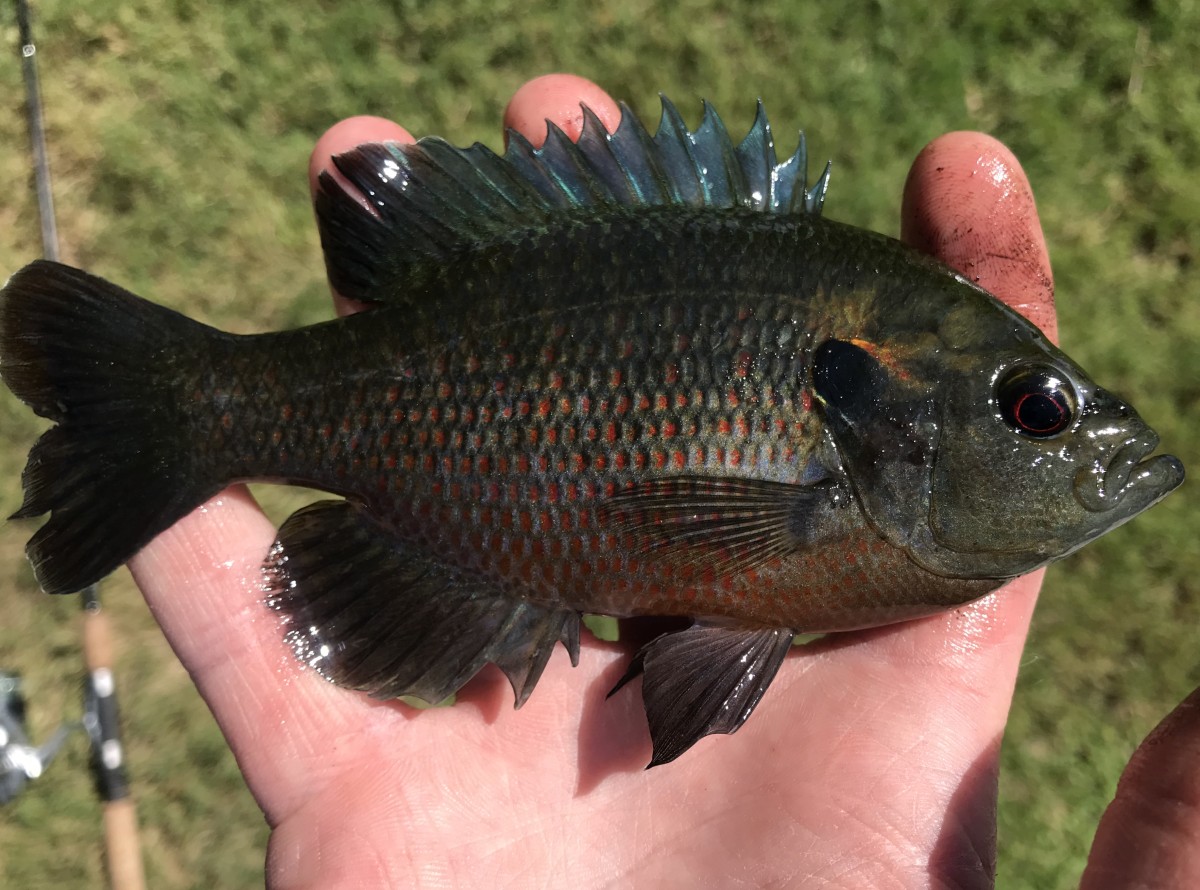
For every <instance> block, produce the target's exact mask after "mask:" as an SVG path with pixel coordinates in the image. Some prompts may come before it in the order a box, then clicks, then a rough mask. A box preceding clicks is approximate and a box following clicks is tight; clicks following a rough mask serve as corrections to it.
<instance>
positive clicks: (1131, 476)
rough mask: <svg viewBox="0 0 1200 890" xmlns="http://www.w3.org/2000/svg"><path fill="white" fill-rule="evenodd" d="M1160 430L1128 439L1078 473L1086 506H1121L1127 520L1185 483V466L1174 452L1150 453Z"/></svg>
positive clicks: (1078, 487)
mask: <svg viewBox="0 0 1200 890" xmlns="http://www.w3.org/2000/svg"><path fill="white" fill-rule="evenodd" d="M1157 447H1158V434H1157V433H1155V432H1154V431H1153V430H1146V431H1145V432H1142V433H1140V434H1139V435H1136V436H1133V437H1131V438H1129V439H1127V440H1125V441H1124V442H1123V443H1122V444H1121V445H1119V446H1118V447H1117V448H1115V449H1114V450H1113V451H1112V454H1111V457H1110V458H1109V459H1108V460H1107V461H1105V459H1104V458H1103V457H1100V458H1097V459H1096V460H1094V461H1092V463H1091V464H1090V465H1089V466H1087V467H1082V468H1080V470H1079V472H1077V473H1076V474H1075V498H1076V500H1078V501H1079V503H1080V504H1081V505H1082V506H1083V507H1084V509H1086V510H1090V511H1091V512H1093V513H1106V512H1110V511H1114V510H1117V511H1119V513H1120V516H1119V519H1118V521H1124V520H1125V519H1128V518H1130V517H1132V516H1134V515H1136V514H1137V513H1140V512H1141V511H1142V510H1145V509H1146V508H1147V507H1149V506H1151V505H1152V504H1155V503H1157V502H1158V501H1159V500H1161V499H1162V498H1164V497H1166V495H1168V494H1170V493H1171V492H1172V491H1174V490H1175V489H1176V488H1178V487H1179V486H1180V485H1181V484H1182V483H1183V477H1184V470H1183V464H1182V463H1181V462H1180V460H1179V458H1177V457H1175V456H1174V455H1172V454H1160V455H1158V456H1156V457H1149V455H1150V454H1151V453H1152V452H1153V451H1154V449H1155V448H1157Z"/></svg>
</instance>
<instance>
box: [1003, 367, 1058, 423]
mask: <svg viewBox="0 0 1200 890" xmlns="http://www.w3.org/2000/svg"><path fill="white" fill-rule="evenodd" d="M996 404H997V407H998V408H999V409H1000V416H1001V417H1002V418H1003V419H1004V422H1005V423H1006V424H1008V426H1009V427H1010V428H1011V429H1012V430H1014V431H1015V432H1018V433H1020V434H1021V435H1023V436H1029V437H1030V438H1033V439H1050V438H1053V437H1054V436H1057V435H1059V434H1060V433H1062V432H1063V431H1065V430H1067V429H1069V428H1070V427H1071V426H1072V425H1073V424H1074V423H1075V418H1076V417H1077V416H1078V414H1079V400H1078V399H1077V398H1076V396H1075V388H1074V387H1073V386H1072V385H1071V382H1070V381H1069V380H1068V379H1067V377H1066V375H1064V374H1063V373H1061V372H1060V371H1058V370H1056V369H1055V368H1053V367H1050V366H1046V365H1022V366H1018V367H1016V368H1013V369H1011V370H1009V371H1008V372H1007V373H1005V374H1004V376H1003V377H1001V378H1000V381H999V382H998V383H997V384H996Z"/></svg>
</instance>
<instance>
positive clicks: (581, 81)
mask: <svg viewBox="0 0 1200 890" xmlns="http://www.w3.org/2000/svg"><path fill="white" fill-rule="evenodd" d="M583 105H586V106H587V107H588V108H590V109H591V110H592V112H593V113H594V114H595V115H596V117H598V118H599V119H600V122H601V123H602V124H604V127H605V129H607V130H608V131H609V132H610V133H611V132H612V131H613V130H615V129H616V128H617V125H618V124H619V123H620V122H621V108H620V106H619V105H617V103H616V102H615V101H614V100H613V98H612V97H611V96H609V95H608V93H606V92H605V91H604V90H602V89H601V88H600V87H599V86H597V85H596V84H595V83H593V82H592V81H590V80H588V79H587V78H586V77H579V76H578V75H575V74H545V75H542V76H541V77H535V78H534V79H533V80H531V81H529V82H527V83H526V84H525V85H524V86H522V87H521V88H520V89H518V90H517V91H516V93H514V94H513V97H512V100H511V101H510V102H509V103H508V107H507V108H506V109H505V110H504V127H505V129H506V130H516V131H517V132H519V133H520V134H521V135H522V136H524V137H525V138H526V139H528V140H529V141H530V142H532V143H533V144H534V146H535V147H540V146H541V145H542V143H543V142H545V141H546V122H547V121H550V122H552V123H554V124H555V126H557V127H558V128H559V129H561V130H562V131H563V132H564V133H566V134H567V136H569V137H570V138H571V139H578V138H579V134H580V133H581V132H582V131H583V108H582V106H583Z"/></svg>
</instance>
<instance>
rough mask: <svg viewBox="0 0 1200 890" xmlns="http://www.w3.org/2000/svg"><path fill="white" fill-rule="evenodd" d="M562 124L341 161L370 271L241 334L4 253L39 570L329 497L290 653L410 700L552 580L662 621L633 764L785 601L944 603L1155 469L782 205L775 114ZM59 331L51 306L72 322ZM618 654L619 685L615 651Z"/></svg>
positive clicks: (526, 636)
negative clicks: (321, 300)
mask: <svg viewBox="0 0 1200 890" xmlns="http://www.w3.org/2000/svg"><path fill="white" fill-rule="evenodd" d="M664 109H665V110H664V122H663V124H662V126H661V127H660V130H659V133H658V135H656V136H655V137H653V138H652V137H650V136H649V135H648V134H647V133H646V131H645V130H643V129H642V128H641V126H640V124H638V123H637V122H636V120H635V119H633V118H632V116H631V115H628V114H626V117H625V120H624V121H623V123H622V126H621V128H619V129H618V131H617V132H616V133H615V134H613V135H611V136H610V135H608V134H605V133H603V130H602V129H601V128H600V127H599V125H598V122H596V121H595V120H594V119H593V118H591V117H590V116H589V119H588V125H587V126H586V127H585V130H584V135H583V137H582V138H581V140H580V145H579V147H576V146H574V145H572V144H571V143H569V142H568V141H567V140H566V139H565V138H564V137H562V135H561V133H558V132H557V131H556V130H552V131H551V134H550V139H549V140H548V142H547V146H546V148H545V149H543V150H540V151H534V150H532V149H531V148H530V147H529V146H528V144H527V143H524V142H523V140H520V138H519V137H516V136H515V135H514V137H513V140H514V144H513V147H512V148H510V150H509V152H508V154H507V155H506V156H505V157H504V158H498V157H496V156H495V155H492V154H491V153H490V152H487V151H486V149H482V148H481V147H478V146H477V147H475V148H472V149H468V150H465V151H464V150H458V149H453V148H451V147H449V146H447V145H446V144H445V143H442V142H439V141H436V140H426V141H424V142H422V143H420V144H418V145H417V146H409V147H395V146H392V147H385V146H366V147H364V148H362V149H360V150H358V151H356V152H354V153H351V154H350V155H347V156H344V157H343V158H342V159H340V160H339V166H340V168H341V169H342V172H343V173H344V174H345V175H346V176H347V177H348V178H349V179H350V181H351V182H352V183H353V184H354V185H355V186H356V187H357V188H358V189H360V190H361V192H362V193H363V194H364V195H366V197H367V199H368V201H369V203H370V205H371V208H372V212H371V213H368V212H367V211H365V210H364V209H363V208H362V206H361V205H360V204H359V203H358V202H357V201H356V200H355V199H354V198H352V197H350V196H348V195H347V194H346V193H345V192H344V191H343V190H342V189H341V188H340V187H338V186H337V185H336V184H334V183H333V181H332V180H330V179H328V178H327V179H326V180H325V181H324V182H323V189H322V191H321V193H320V194H319V196H318V201H317V209H318V216H319V219H320V222H321V229H322V240H323V245H324V247H325V252H326V258H327V262H328V265H329V271H330V277H331V280H332V281H333V282H334V284H335V286H336V287H337V288H338V289H339V291H341V292H342V293H343V294H345V295H347V296H350V297H354V298H357V299H360V300H368V301H372V302H376V303H379V304H380V305H378V306H377V307H375V308H373V309H371V310H369V311H366V312H363V313H360V314H357V315H355V316H352V317H350V318H346V319H341V320H337V321H332V322H328V323H325V324H321V325H316V326H313V327H310V328H305V329H301V330H295V331H288V332H282V333H272V334H260V335H253V336H234V335H230V334H224V333H221V332H218V331H214V330H212V329H210V328H207V327H205V326H203V325H200V324H198V323H196V322H193V321H190V320H188V319H186V318H184V317H183V316H180V315H177V314H175V313H172V312H170V311H168V310H164V309H162V308H160V307H154V306H152V305H151V304H149V303H146V302H145V301H143V300H140V299H139V298H137V297H135V296H133V295H131V294H128V293H126V292H124V291H121V290H120V289H119V288H116V287H114V286H113V285H110V284H108V283H107V282H103V281H101V280H100V279H96V278H93V277H92V276H89V275H87V274H86V273H82V272H79V271H77V270H73V269H69V268H67V267H62V266H56V265H53V264H46V263H36V264H33V265H31V266H30V267H27V268H26V269H25V270H23V271H22V272H20V273H18V274H17V275H16V276H14V278H13V279H12V280H11V281H10V283H9V284H8V285H7V287H6V288H5V291H4V292H3V294H0V350H2V353H0V373H2V374H3V377H4V380H5V382H6V383H7V384H8V385H9V386H10V388H12V389H13V391H14V392H16V393H17V394H18V395H19V396H20V397H21V398H22V399H24V400H25V401H26V402H27V403H29V404H30V405H31V406H32V407H33V408H34V410H36V411H37V412H38V413H40V414H42V415H44V416H46V417H49V418H51V419H52V420H54V421H56V422H57V424H58V425H57V426H55V427H54V428H53V429H51V430H50V431H49V432H48V433H46V435H45V436H43V438H42V439H41V440H39V442H38V443H37V445H35V447H34V449H33V450H32V452H31V454H30V460H29V465H28V467H27V468H26V473H25V477H24V483H25V491H26V498H25V503H24V504H23V506H22V508H21V510H20V511H19V512H18V514H17V515H18V516H19V517H29V516H36V515H40V514H42V513H45V512H50V514H51V518H50V520H49V521H48V522H47V523H46V525H45V526H44V527H43V528H42V529H41V530H40V531H39V532H38V533H37V534H36V535H35V536H34V538H33V540H32V541H31V542H30V547H29V552H30V555H31V559H32V560H33V562H34V566H35V570H36V572H37V574H38V578H39V580H40V581H41V583H42V584H43V586H44V587H45V588H46V589H47V590H50V591H54V592H65V591H71V590H76V589H79V588H80V587H82V586H83V585H85V584H87V583H90V582H92V581H94V580H96V579H98V578H99V577H102V576H103V575H104V574H106V573H107V572H108V571H111V570H112V569H113V568H115V567H116V566H117V565H119V564H120V563H122V562H124V561H125V560H126V559H128V558H129V557H130V556H132V555H133V554H134V553H136V552H137V550H138V549H140V547H142V546H143V545H144V544H145V543H147V542H148V541H149V540H150V539H151V538H153V537H154V536H155V535H156V534H158V533H159V532H160V531H162V530H164V529H165V528H167V527H168V526H170V525H171V524H172V523H174V522H175V521H176V520H177V519H179V518H180V517H181V516H183V515H184V514H185V513H186V512H187V511H188V510H190V509H192V508H193V507H195V506H196V505H198V504H199V503H201V502H202V501H203V500H204V499H205V498H207V497H209V496H211V495H212V494H214V493H215V492H217V491H219V490H220V489H221V488H222V487H224V486H226V485H228V484H229V483H231V482H234V481H238V480H269V481H279V482H287V483H299V484H305V485H309V486H313V487H316V488H320V489H324V490H326V491H329V492H331V493H335V494H338V495H342V496H344V497H345V498H346V500H345V501H326V502H322V503H319V504H315V505H313V506H312V507H309V508H306V509H305V510H302V511H299V512H298V513H297V514H296V515H294V516H293V517H292V518H291V519H289V520H288V522H287V523H285V525H284V527H283V528H282V529H281V530H280V535H279V539H278V541H277V543H276V545H275V547H274V548H273V549H272V552H271V554H270V556H269V558H268V560H267V567H266V586H267V590H268V601H269V602H270V604H271V605H273V606H274V607H275V608H276V609H278V610H279V611H281V612H282V613H283V614H284V615H285V617H286V621H287V628H288V630H287V636H288V639H289V641H290V642H291V643H292V645H293V646H294V648H295V649H296V651H297V653H298V655H299V656H300V657H301V658H302V659H304V660H305V661H306V662H308V663H309V664H311V665H312V666H314V667H315V668H317V669H318V670H320V671H321V672H322V673H323V674H324V675H325V676H327V677H329V678H330V679H333V680H335V681H336V682H339V683H342V684H344V685H347V686H351V687H354V688H357V689H363V690H366V691H369V692H370V693H372V694H373V695H376V696H379V697H392V696H397V695H405V694H410V695H417V696H420V697H422V698H425V699H426V700H429V701H437V700H440V699H441V698H443V697H445V696H446V695H448V694H449V693H451V692H453V691H454V690H456V689H457V688H459V687H460V686H461V685H462V683H464V682H466V680H468V679H469V678H470V677H471V676H472V675H474V673H476V672H477V671H478V670H479V668H480V667H481V666H482V665H483V664H484V663H487V662H493V663H495V664H497V665H498V666H499V667H500V668H501V669H502V670H503V671H504V672H505V673H506V674H507V675H508V677H509V679H510V680H511V681H512V684H513V688H514V691H515V693H516V696H517V703H518V704H520V703H521V702H523V701H524V700H525V698H526V697H527V696H528V695H529V693H530V692H531V691H532V689H533V687H534V685H535V684H536V682H537V679H538V677H539V676H540V673H541V671H542V669H543V667H544V666H545V663H546V660H547V659H548V658H549V655H550V652H551V651H552V649H553V647H554V646H555V645H556V644H557V643H558V642H560V641H561V642H563V643H564V644H565V645H566V646H567V648H568V650H569V651H570V653H571V656H572V659H575V658H576V657H577V651H578V636H579V614H580V613H581V612H597V613H605V614H612V615H620V616H632V615H669V616H684V617H689V618H692V619H694V620H695V622H696V623H695V625H694V626H693V627H692V628H690V629H688V630H683V631H678V632H674V633H669V634H665V635H663V636H661V637H659V638H658V639H656V640H655V641H653V642H652V643H651V644H649V645H648V646H647V647H645V648H644V649H643V650H642V651H641V652H640V653H639V654H638V656H637V657H636V658H635V659H634V663H633V666H632V667H631V668H630V672H629V674H628V675H627V677H626V679H629V677H631V676H634V675H635V674H637V673H639V672H644V674H645V680H644V684H643V695H644V698H645V701H646V708H647V713H648V716H649V720H650V725H651V734H652V736H653V738H654V746H655V753H654V760H653V761H652V762H653V763H663V762H666V761H668V760H671V759H673V758H674V757H675V756H678V754H679V753H681V752H682V751H683V750H686V748H687V747H689V746H690V745H691V744H692V743H694V742H695V741H696V740H697V739H698V738H700V737H702V736H703V735H706V734H708V733H711V732H732V731H734V730H736V729H737V728H738V726H740V725H741V723H742V722H743V721H744V720H745V719H746V717H747V716H748V715H749V713H750V712H751V710H752V709H753V708H754V706H755V705H756V703H757V702H758V700H759V698H760V697H761V695H762V694H763V692H764V691H765V689H766V687H767V685H768V684H769V683H770V681H771V679H772V678H773V676H774V674H775V671H776V669H777V668H778V666H779V663H780V662H781V660H782V658H783V656H784V654H785V653H786V651H787V649H788V647H789V645H790V642H791V638H792V636H793V635H794V634H795V633H798V632H814V631H835V630H847V629H853V628H860V627H867V626H873V625H879V624H885V623H890V622H894V621H901V620H905V619H908V618H913V617H917V616H920V615H925V614H929V613H931V612H934V611H938V610H941V609H945V608H947V607H951V606H954V605H957V604H961V603H964V602H967V601H970V600H972V599H974V598H976V597H978V596H981V595H982V594H984V593H986V592H988V591H989V590H992V589H994V588H995V587H996V586H998V584H999V583H1000V582H1001V581H1002V580H1003V579H1005V578H1008V577H1012V576H1014V575H1016V574H1019V573H1021V572H1024V571H1028V570H1030V569H1032V568H1035V567H1037V566H1039V565H1043V564H1045V563H1046V562H1048V561H1050V560H1052V559H1056V558H1058V557H1060V556H1062V555H1065V554H1066V553H1069V552H1070V551H1071V550H1073V549H1075V548H1076V547H1078V546H1080V545H1082V544H1083V543H1085V542H1086V541H1087V540H1090V539H1091V538H1092V537H1095V536H1096V535H1098V534H1101V533H1103V532H1104V531H1106V530H1107V529H1109V528H1111V527H1113V526H1114V525H1116V524H1119V523H1120V522H1122V521H1124V520H1126V519H1128V518H1130V517H1131V516H1132V515H1135V514H1136V513H1137V512H1139V511H1140V510H1141V509H1144V508H1145V507H1147V506H1149V505H1150V504H1151V503H1153V502H1154V501H1156V500H1157V499H1158V498H1160V497H1162V496H1163V495H1165V494H1166V493H1167V492H1168V491H1169V490H1171V489H1172V488H1174V487H1175V486H1176V485H1178V484H1179V482H1180V481H1182V468H1181V467H1180V466H1179V464H1178V461H1175V460H1174V458H1169V457H1160V458H1155V459H1152V460H1144V458H1145V457H1146V456H1147V455H1148V454H1149V453H1150V452H1151V451H1152V450H1153V449H1154V447H1155V445H1156V443H1157V439H1156V437H1155V436H1154V434H1153V432H1152V431H1150V430H1149V429H1148V428H1147V427H1145V425H1144V424H1142V422H1141V421H1140V419H1139V418H1138V417H1137V415H1136V414H1135V413H1133V412H1132V409H1129V408H1128V407H1127V406H1125V405H1123V404H1122V403H1120V402H1118V401H1117V400H1116V399H1114V398H1113V397H1112V396H1110V395H1109V394H1107V393H1105V392H1104V391H1103V390H1101V389H1099V388H1098V387H1096V386H1095V385H1094V384H1092V383H1091V382H1090V381H1089V380H1088V379H1087V378H1086V376H1085V375H1084V374H1083V372H1082V371H1080V370H1079V369H1078V368H1077V367H1076V366H1075V365H1074V364H1072V363H1071V362H1070V360H1069V359H1067V358H1066V357H1065V356H1063V355H1062V354H1061V353H1060V352H1059V351H1058V350H1057V349H1055V348H1054V347H1053V346H1052V345H1051V344H1049V343H1048V342H1047V341H1046V340H1045V338H1044V337H1042V336H1041V334H1040V333H1039V332H1038V331H1037V330H1036V328H1034V327H1033V326H1032V325H1030V324H1029V323H1028V322H1027V321H1025V320H1024V319H1023V318H1021V317H1020V316H1019V315H1017V314H1016V313H1014V312H1012V311H1011V310H1009V309H1007V308H1006V307H1004V306H1002V305H1001V304H1000V303H998V302H997V301H995V300H994V299H992V298H991V297H990V296H988V295H987V294H985V293H984V292H982V291H980V290H979V289H978V288H976V287H974V286H973V285H971V284H970V283H968V282H966V281H965V280H963V279H962V278H961V277H959V276H958V275H956V274H955V273H953V272H952V271H951V270H949V269H946V268H945V267H943V266H941V265H940V264H938V263H936V262H934V261H932V260H930V259H927V258H924V257H921V256H919V255H917V254H916V253H914V252H912V251H910V250H909V249H907V248H905V247H904V246H902V245H900V244H899V243H897V242H894V241H892V240H890V239H887V238H884V237H882V236H879V235H875V234H872V233H869V232H865V231H862V230H858V229H854V228H851V227H848V226H845V225H841V224H838V223H835V222H830V221H826V220H823V219H821V218H820V216H819V215H818V212H819V209H820V205H821V201H822V199H823V195H824V188H825V183H826V181H827V180H826V177H825V176H823V177H822V178H821V179H820V180H819V181H818V183H817V184H816V186H814V188H813V189H807V188H806V187H805V184H804V181H803V175H804V174H803V167H804V157H803V144H802V146H801V149H800V150H799V151H798V152H797V155H796V156H793V157H792V158H791V159H789V160H788V161H786V162H784V163H782V164H777V163H776V162H775V157H774V149H773V147H772V145H771V141H770V133H769V129H768V128H767V126H766V122H765V118H764V117H763V116H762V115H761V112H760V116H759V119H758V121H757V122H756V124H755V127H754V128H753V129H752V130H751V133H750V135H749V136H748V137H747V138H746V140H745V141H744V142H743V143H742V144H741V145H739V146H737V147H736V148H734V147H733V146H732V144H731V143H730V142H729V140H728V136H727V135H726V134H725V131H724V128H723V126H721V125H720V122H719V120H718V119H717V118H716V116H715V115H714V114H712V112H711V109H709V110H707V111H706V115H705V120H704V122H703V124H702V125H701V127H700V128H699V129H698V130H697V131H696V132H695V133H691V132H689V131H688V130H687V129H686V127H684V126H683V125H682V122H680V121H679V120H678V115H677V113H676V112H675V111H674V109H673V108H672V107H671V106H670V105H669V104H665V105H664ZM81 332H86V334H87V336H83V335H82V333H81ZM622 682H624V681H622Z"/></svg>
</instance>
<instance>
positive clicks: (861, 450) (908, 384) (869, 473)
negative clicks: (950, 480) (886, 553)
mask: <svg viewBox="0 0 1200 890" xmlns="http://www.w3.org/2000/svg"><path fill="white" fill-rule="evenodd" d="M894 367H895V365H894V362H893V361H892V360H891V357H890V356H889V355H888V353H887V351H886V350H884V349H882V348H880V347H878V346H877V345H875V344H872V343H868V342H866V341H861V340H837V339H833V340H827V341H825V342H824V343H822V344H821V345H820V346H818V347H817V349H816V350H815V351H814V353H813V363H812V385H813V391H814V392H815V393H816V395H817V397H818V399H819V400H820V402H821V405H822V407H823V409H824V415H825V422H826V426H827V429H828V430H829V433H830V434H831V435H832V436H833V439H834V442H835V445H836V450H837V453H838V456H839V458H840V459H841V461H842V464H843V469H844V470H845V471H846V474H847V476H848V477H849V479H850V482H851V485H852V486H853V488H854V491H855V494H856V496H857V497H858V500H859V503H860V504H861V505H862V507H863V510H864V511H865V512H866V514H867V516H868V518H869V519H870V521H871V522H872V524H873V525H874V526H875V528H876V529H877V530H878V531H879V532H880V533H881V534H882V535H883V536H884V537H885V538H886V539H887V540H888V541H889V542H890V543H892V544H894V545H895V546H898V547H907V546H908V544H909V542H910V540H911V538H912V536H913V534H914V530H915V526H916V525H917V524H918V523H920V522H921V521H922V519H923V517H924V516H925V515H926V514H927V512H928V503H929V480H930V476H931V473H932V470H933V463H934V456H935V454H936V451H937V446H938V437H939V428H938V418H937V414H936V406H935V402H934V393H933V391H932V388H931V387H929V386H928V385H926V384H924V383H923V382H922V381H921V380H919V379H918V378H917V377H916V376H914V375H911V374H908V373H895V372H894Z"/></svg>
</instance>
